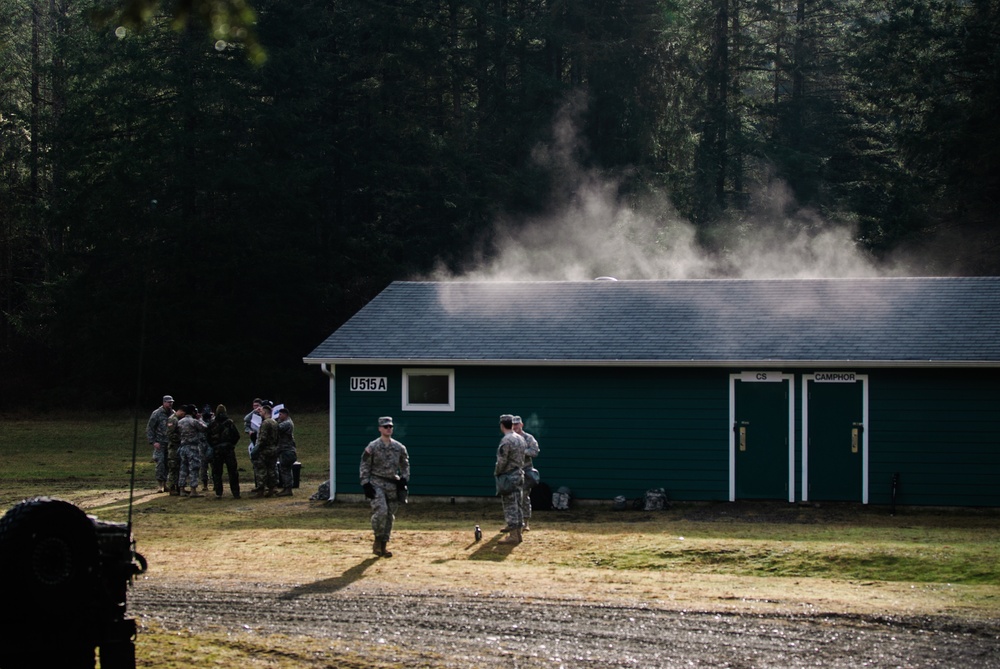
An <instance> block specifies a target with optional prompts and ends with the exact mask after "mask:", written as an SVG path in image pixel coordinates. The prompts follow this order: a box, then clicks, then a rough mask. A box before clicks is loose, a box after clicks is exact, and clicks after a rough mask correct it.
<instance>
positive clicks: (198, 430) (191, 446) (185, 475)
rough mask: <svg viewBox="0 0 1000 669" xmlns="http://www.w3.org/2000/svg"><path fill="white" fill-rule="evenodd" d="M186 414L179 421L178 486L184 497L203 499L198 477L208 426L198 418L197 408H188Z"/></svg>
mask: <svg viewBox="0 0 1000 669" xmlns="http://www.w3.org/2000/svg"><path fill="white" fill-rule="evenodd" d="M185 413H186V414H187V415H185V416H184V417H183V418H181V419H180V420H179V421H177V432H178V433H179V435H180V442H181V446H180V449H179V450H178V455H180V459H181V466H180V474H179V480H178V485H179V486H180V489H181V494H182V495H185V496H190V497H203V496H204V495H202V494H201V493H200V492H198V477H199V475H200V474H201V443H202V441H203V440H204V438H205V431H206V430H207V429H208V426H207V425H205V422H204V421H203V420H202V419H201V418H198V417H197V413H198V408H197V407H195V406H188V407H186V412H185ZM206 443H207V442H206ZM185 486H190V487H191V491H190V493H189V492H187V491H186V490H185V489H184V488H185Z"/></svg>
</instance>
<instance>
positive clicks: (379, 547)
mask: <svg viewBox="0 0 1000 669" xmlns="http://www.w3.org/2000/svg"><path fill="white" fill-rule="evenodd" d="M384 549H385V542H384V541H379V540H378V539H375V541H373V542H372V554H374V555H378V556H379V557H382V552H383V550H384Z"/></svg>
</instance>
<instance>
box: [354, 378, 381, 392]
mask: <svg viewBox="0 0 1000 669" xmlns="http://www.w3.org/2000/svg"><path fill="white" fill-rule="evenodd" d="M386 378H387V377H385V376H352V377H351V390H352V391H375V392H382V391H386V390H388V384H386Z"/></svg>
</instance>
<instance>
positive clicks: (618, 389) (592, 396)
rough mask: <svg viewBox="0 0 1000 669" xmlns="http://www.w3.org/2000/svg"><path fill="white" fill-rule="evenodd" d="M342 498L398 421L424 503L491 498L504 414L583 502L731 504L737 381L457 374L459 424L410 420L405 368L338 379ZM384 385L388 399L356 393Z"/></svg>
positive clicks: (640, 375)
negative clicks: (383, 421)
mask: <svg viewBox="0 0 1000 669" xmlns="http://www.w3.org/2000/svg"><path fill="white" fill-rule="evenodd" d="M336 371H337V399H338V402H337V404H338V406H337V446H338V447H337V486H338V491H340V492H353V491H358V490H359V488H358V480H357V475H358V472H357V470H358V464H359V462H360V458H361V451H362V449H363V448H364V445H365V444H367V443H368V442H369V441H370V440H372V439H374V438H376V437H377V436H378V435H377V431H378V430H377V429H376V427H375V425H376V418H377V417H378V416H380V415H391V416H393V418H394V420H395V424H396V430H395V436H396V438H397V439H399V440H400V441H402V442H403V443H404V444H406V446H407V449H408V451H409V452H410V459H411V473H412V476H411V478H412V485H411V493H412V494H414V495H443V496H492V495H493V494H494V492H495V489H494V483H493V465H494V462H495V459H496V449H497V445H498V444H499V442H500V437H501V434H500V431H499V428H498V425H497V424H498V419H499V416H500V414H501V413H505V412H510V413H516V414H520V415H521V416H522V417H523V418H524V420H525V424H526V429H527V431H528V432H531V433H532V434H534V435H535V437H536V438H537V439H538V441H539V443H540V445H541V456H540V457H539V458H537V459H536V462H535V465H536V467H537V468H538V469H539V470H540V471H541V472H542V479H543V481H545V482H546V483H547V484H548V485H550V486H551V487H552V488H553V489H556V488H558V487H560V486H567V487H569V488H570V489H571V490H572V491H573V494H574V495H575V496H578V497H581V498H588V499H611V498H613V497H615V496H616V495H625V496H628V497H638V496H640V495H642V494H643V493H644V492H645V491H646V490H647V489H649V488H654V487H657V488H659V487H663V488H666V489H667V490H668V491H670V494H671V496H672V497H674V498H676V499H692V500H714V499H725V498H726V496H727V495H728V485H729V484H728V457H729V455H728V448H729V446H728V443H729V442H728V438H729V435H728V431H727V427H726V426H727V422H728V411H729V408H728V374H727V373H725V372H722V371H709V372H704V371H702V372H695V371H690V370H688V371H685V370H664V369H631V368H624V369H613V368H608V369H599V370H593V369H586V370H584V369H572V368H525V367H482V368H470V367H457V368H455V383H456V393H455V394H456V402H455V404H456V410H455V411H454V412H423V411H403V410H402V409H401V408H400V407H401V397H402V388H401V383H402V376H401V368H399V367H378V366H365V367H361V366H358V367H354V366H338V367H337V370H336ZM351 376H380V377H381V376H384V377H386V378H387V380H388V390H387V391H386V392H351V391H350V390H349V381H350V377H351Z"/></svg>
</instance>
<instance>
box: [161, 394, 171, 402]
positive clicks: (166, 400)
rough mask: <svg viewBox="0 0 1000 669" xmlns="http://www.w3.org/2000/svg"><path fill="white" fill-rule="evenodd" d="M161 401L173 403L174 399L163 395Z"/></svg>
mask: <svg viewBox="0 0 1000 669" xmlns="http://www.w3.org/2000/svg"><path fill="white" fill-rule="evenodd" d="M163 401H164V402H173V401H174V398H173V397H171V396H170V395H164V396H163Z"/></svg>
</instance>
